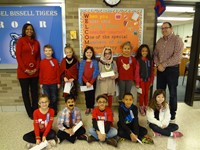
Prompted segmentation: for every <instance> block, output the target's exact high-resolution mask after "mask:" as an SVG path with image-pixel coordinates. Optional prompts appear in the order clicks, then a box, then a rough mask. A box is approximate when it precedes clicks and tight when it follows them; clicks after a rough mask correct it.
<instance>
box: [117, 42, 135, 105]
mask: <svg viewBox="0 0 200 150" xmlns="http://www.w3.org/2000/svg"><path fill="white" fill-rule="evenodd" d="M121 48H122V55H121V56H119V57H118V58H117V68H118V72H119V78H118V79H119V80H118V86H119V101H121V100H122V98H123V95H124V93H127V92H130V91H131V88H132V84H133V81H134V80H135V65H136V59H135V58H134V57H133V56H131V54H132V45H131V43H130V42H129V41H127V42H125V43H124V44H123V45H122V46H121Z"/></svg>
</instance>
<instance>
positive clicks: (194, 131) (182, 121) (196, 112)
mask: <svg viewBox="0 0 200 150" xmlns="http://www.w3.org/2000/svg"><path fill="white" fill-rule="evenodd" d="M78 106H79V107H80V109H81V110H82V118H83V123H84V125H85V127H86V129H88V128H89V127H91V115H89V116H85V114H84V107H85V106H84V105H83V104H78ZM61 107H62V106H61ZM63 107H64V106H63ZM199 108H200V107H198V108H193V107H189V106H188V105H186V104H184V103H179V104H178V112H177V119H176V123H177V124H178V125H179V131H181V132H182V133H183V134H184V136H183V137H181V138H177V139H173V138H171V137H163V136H162V137H155V138H154V143H155V144H154V145H141V144H139V143H131V142H130V141H123V142H120V143H119V144H118V148H114V147H111V146H109V145H107V144H105V143H103V144H102V143H98V142H95V143H91V144H88V143H87V142H86V141H76V143H75V144H71V143H69V142H67V141H64V142H63V143H62V144H58V145H57V147H55V148H53V149H55V150H64V149H70V150H77V149H80V150H94V149H96V150H101V149H104V150H108V149H109V150H112V149H123V150H124V149H125V150H199V149H200V141H199V139H200V129H199V128H200V109H199ZM114 115H115V121H117V120H118V116H117V107H115V108H114ZM0 118H1V119H0V150H24V149H26V148H25V144H26V142H24V141H23V140H22V136H23V135H24V134H25V133H27V132H29V131H31V130H32V129H33V126H32V120H30V119H29V118H28V117H27V115H26V113H25V112H0ZM139 118H140V125H143V126H147V125H146V117H143V116H139ZM56 120H57V118H55V120H54V125H53V128H54V129H55V130H57V128H56ZM114 125H115V126H116V122H115V124H114Z"/></svg>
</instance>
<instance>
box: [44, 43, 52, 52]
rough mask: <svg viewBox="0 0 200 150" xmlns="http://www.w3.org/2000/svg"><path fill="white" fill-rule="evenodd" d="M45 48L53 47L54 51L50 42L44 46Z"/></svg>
mask: <svg viewBox="0 0 200 150" xmlns="http://www.w3.org/2000/svg"><path fill="white" fill-rule="evenodd" d="M45 48H50V49H52V51H53V47H52V46H51V45H50V44H47V45H45V46H44V49H45Z"/></svg>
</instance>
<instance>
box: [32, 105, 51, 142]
mask: <svg viewBox="0 0 200 150" xmlns="http://www.w3.org/2000/svg"><path fill="white" fill-rule="evenodd" d="M53 117H54V110H53V109H52V108H49V110H48V112H47V113H46V114H42V113H41V112H40V110H39V109H36V110H35V111H34V113H33V119H34V122H33V125H34V132H35V137H36V140H37V139H40V133H43V136H45V137H46V136H47V134H48V133H49V131H50V129H51V128H52V124H53Z"/></svg>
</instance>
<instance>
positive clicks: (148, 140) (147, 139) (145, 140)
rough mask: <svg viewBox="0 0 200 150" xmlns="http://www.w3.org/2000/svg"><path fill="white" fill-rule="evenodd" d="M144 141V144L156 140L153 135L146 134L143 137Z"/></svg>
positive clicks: (152, 142)
mask: <svg viewBox="0 0 200 150" xmlns="http://www.w3.org/2000/svg"><path fill="white" fill-rule="evenodd" d="M142 143H144V144H154V141H153V139H152V138H151V137H149V136H147V135H145V136H144V137H143V138H142Z"/></svg>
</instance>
